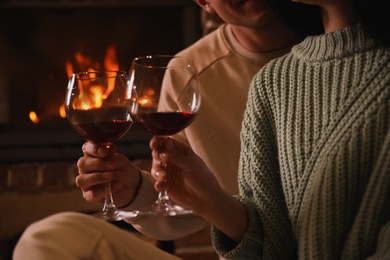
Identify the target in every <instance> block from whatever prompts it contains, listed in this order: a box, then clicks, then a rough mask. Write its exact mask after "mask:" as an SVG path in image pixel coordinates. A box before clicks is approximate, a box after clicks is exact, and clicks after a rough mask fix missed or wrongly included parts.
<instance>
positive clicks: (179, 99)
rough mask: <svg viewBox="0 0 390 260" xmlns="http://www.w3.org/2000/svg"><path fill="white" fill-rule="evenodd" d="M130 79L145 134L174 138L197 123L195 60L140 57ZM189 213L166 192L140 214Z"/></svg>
mask: <svg viewBox="0 0 390 260" xmlns="http://www.w3.org/2000/svg"><path fill="white" fill-rule="evenodd" d="M129 78H130V79H129V83H128V88H129V91H128V105H129V107H130V108H131V112H130V114H131V117H132V118H133V120H134V122H135V123H136V124H137V125H138V126H140V127H141V128H142V129H144V130H145V131H147V132H149V133H151V134H154V135H157V136H171V135H174V134H177V133H179V132H180V131H182V130H184V129H185V128H186V127H188V126H189V125H190V124H191V123H192V122H193V121H194V120H195V118H196V116H197V113H198V111H199V108H200V90H199V83H198V82H199V81H198V74H197V71H196V68H195V65H194V63H193V61H192V60H190V59H186V58H183V57H179V56H169V55H155V56H153V55H152V56H143V57H137V58H135V59H134V60H133V62H132V66H131V69H130V73H129ZM161 166H162V167H163V168H164V169H166V167H167V165H166V164H161ZM168 174H169V173H168ZM190 213H192V211H191V210H188V209H184V208H182V207H180V206H178V205H176V204H174V203H173V202H172V201H171V200H170V199H169V196H168V194H167V191H166V190H164V191H163V192H160V194H159V197H158V199H157V201H156V202H155V203H154V204H153V205H151V206H148V207H146V208H143V209H140V210H139V214H163V215H167V216H175V215H184V214H190Z"/></svg>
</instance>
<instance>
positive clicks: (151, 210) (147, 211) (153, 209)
mask: <svg viewBox="0 0 390 260" xmlns="http://www.w3.org/2000/svg"><path fill="white" fill-rule="evenodd" d="M189 214H192V210H190V209H185V208H183V207H180V206H178V205H175V204H173V203H154V204H152V205H150V206H147V207H144V208H142V209H141V210H139V211H138V215H163V216H181V215H189Z"/></svg>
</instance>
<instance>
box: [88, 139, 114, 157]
mask: <svg viewBox="0 0 390 260" xmlns="http://www.w3.org/2000/svg"><path fill="white" fill-rule="evenodd" d="M81 149H82V151H83V154H84V155H86V156H90V157H96V158H102V157H106V156H107V155H109V154H110V153H111V154H112V151H115V149H116V147H115V144H109V145H108V144H102V143H101V144H96V143H92V142H85V143H84V144H83V146H82V148H81Z"/></svg>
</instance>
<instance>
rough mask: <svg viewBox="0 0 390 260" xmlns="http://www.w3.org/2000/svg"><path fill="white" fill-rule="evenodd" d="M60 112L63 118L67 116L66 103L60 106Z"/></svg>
mask: <svg viewBox="0 0 390 260" xmlns="http://www.w3.org/2000/svg"><path fill="white" fill-rule="evenodd" d="M59 113H60V117H61V118H66V112H65V105H64V104H62V105H61V106H60V109H59Z"/></svg>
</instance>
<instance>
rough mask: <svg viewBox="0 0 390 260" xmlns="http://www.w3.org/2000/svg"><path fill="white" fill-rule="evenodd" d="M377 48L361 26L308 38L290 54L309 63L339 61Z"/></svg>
mask: <svg viewBox="0 0 390 260" xmlns="http://www.w3.org/2000/svg"><path fill="white" fill-rule="evenodd" d="M376 47H378V45H376V44H375V43H374V40H373V38H371V37H370V36H369V35H368V34H367V33H366V32H365V30H364V29H363V26H362V25H361V24H357V25H354V26H351V27H347V28H344V29H342V30H339V31H336V32H332V33H327V34H321V35H317V36H309V37H307V38H306V39H305V40H303V41H302V42H301V43H299V44H298V45H296V46H294V47H293V48H292V54H293V55H295V56H297V57H298V58H299V59H303V60H305V61H310V62H324V61H329V60H333V59H340V58H344V57H348V56H350V55H354V54H356V53H360V52H365V51H368V50H372V49H374V48H376Z"/></svg>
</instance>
